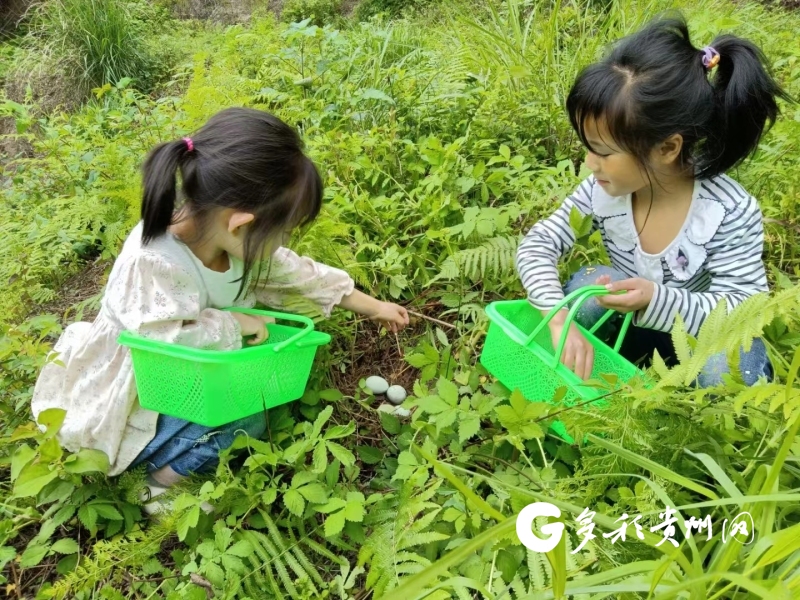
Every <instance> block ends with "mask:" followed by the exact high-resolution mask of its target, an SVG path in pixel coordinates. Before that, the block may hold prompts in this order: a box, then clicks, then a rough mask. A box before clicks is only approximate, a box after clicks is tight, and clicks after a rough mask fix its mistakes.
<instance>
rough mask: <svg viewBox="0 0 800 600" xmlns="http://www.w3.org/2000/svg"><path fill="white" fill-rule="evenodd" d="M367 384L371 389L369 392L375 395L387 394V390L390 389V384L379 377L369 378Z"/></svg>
mask: <svg viewBox="0 0 800 600" xmlns="http://www.w3.org/2000/svg"><path fill="white" fill-rule="evenodd" d="M365 383H366V386H367V388H369V390H370V391H371V392H372V393H373V394H375V395H379V394H385V393H386V390H388V389H389V382H388V381H386V380H385V379H384V378H383V377H378V376H377V375H373V376H372V377H367V381H366V382H365Z"/></svg>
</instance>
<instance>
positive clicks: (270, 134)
mask: <svg viewBox="0 0 800 600" xmlns="http://www.w3.org/2000/svg"><path fill="white" fill-rule="evenodd" d="M143 170H144V194H143V199H142V220H141V222H140V223H139V224H138V225H137V226H136V227H135V228H134V230H133V232H132V233H131V235H130V236H129V238H128V239H127V241H126V242H125V245H124V247H123V249H122V251H121V253H120V255H119V257H118V258H117V260H116V262H115V264H114V266H113V268H112V271H111V274H110V276H109V280H108V284H107V286H106V289H105V292H104V296H103V300H102V304H101V310H100V313H99V315H98V316H97V318H96V320H95V321H94V323H76V324H73V325H71V326H69V327H68V328H67V329H66V331H65V332H64V334H63V336H62V337H61V339H60V340H59V341H58V343H57V344H56V347H55V351H56V352H57V353H58V362H50V363H49V364H48V365H47V366H45V367H44V369H43V370H42V372H41V374H40V376H39V379H38V381H37V383H36V387H35V390H34V395H33V400H32V404H31V406H32V410H33V413H34V416H38V414H39V413H40V412H42V411H43V410H46V409H48V408H62V409H65V410H66V419H65V421H64V424H63V426H62V427H61V430H60V432H59V439H60V441H61V443H62V445H63V446H64V447H66V448H68V449H69V450H71V451H77V450H78V449H80V448H94V449H98V450H102V451H103V452H105V453H106V454H107V455H108V458H109V461H110V464H111V469H110V472H109V474H110V475H116V474H119V473H121V472H122V471H124V470H126V469H128V468H129V467H132V466H136V465H140V464H142V465H145V467H146V469H147V471H148V473H149V475H148V477H149V488H150V493H151V495H158V494H159V493H161V492H163V491H164V490H165V489H166V488H167V487H169V486H170V485H173V484H174V483H176V482H177V481H179V480H181V479H182V478H183V477H185V476H187V475H189V474H191V473H202V472H207V471H209V470H211V469H213V468H214V466H215V465H216V463H217V460H218V453H219V451H220V450H221V449H224V448H226V447H228V446H230V444H231V443H232V442H233V439H234V436H235V434H236V432H237V431H244V432H246V433H248V434H249V435H251V436H254V437H258V436H260V435H262V434H263V432H264V429H265V426H266V422H265V419H264V415H263V414H257V415H253V416H252V417H248V418H245V419H242V420H240V421H236V422H233V423H230V424H228V425H227V426H223V427H218V428H213V429H212V428H208V427H203V426H200V425H196V424H193V423H189V422H186V421H182V420H180V419H176V418H173V417H169V416H166V415H160V414H158V413H155V412H152V411H149V410H146V409H143V408H142V407H141V406H139V404H138V402H137V401H136V385H135V381H134V378H133V369H132V365H131V359H130V355H129V352H128V350H127V348H125V347H123V346H120V345H119V344H117V342H116V340H117V337H118V336H119V334H120V332H121V331H123V330H130V331H133V332H136V333H138V334H140V335H144V336H147V337H150V338H152V339H157V340H162V341H166V342H170V343H174V344H182V345H188V346H193V347H197V348H208V349H215V350H234V349H238V348H241V346H242V338H243V337H248V336H253V338H252V339H251V340H250V342H249V343H251V344H254V343H259V342H261V341H263V340H264V339H266V337H267V330H266V324H265V322H264V321H263V320H262V319H260V318H258V317H253V316H248V315H244V314H241V313H234V312H226V311H222V310H220V309H222V308H225V307H229V306H243V307H252V306H253V305H254V304H255V303H256V302H260V303H262V304H265V305H267V306H270V307H273V308H276V309H278V310H280V309H282V308H283V309H288V306H287V305H289V303H290V302H291V301H292V300H293V299H294V300H296V299H297V297H298V296H300V297H304V298H306V299H307V300H310V301H311V302H312V303H314V304H315V305H317V306H318V307H319V309H320V311H321V312H322V313H323V314H325V315H330V313H331V311H332V309H333V308H334V307H335V306H341V307H343V308H345V309H348V310H351V311H354V312H356V313H358V314H361V315H365V316H367V317H368V318H370V319H372V320H374V321H376V322H378V323H380V324H382V325H383V326H384V327H386V328H387V329H389V330H391V331H393V332H396V331H399V330H400V329H402V328H403V327H405V325H407V324H408V314H407V313H406V310H405V309H404V308H402V307H401V306H398V305H396V304H391V303H387V302H381V301H379V300H376V299H374V298H372V297H370V296H367V295H366V294H363V293H362V292H360V291H358V290H356V289H354V284H353V280H352V279H351V278H350V277H349V276H348V275H347V273H345V272H344V271H341V270H339V269H334V268H332V267H328V266H326V265H322V264H319V263H316V262H314V261H312V260H311V259H309V258H303V257H300V256H298V255H297V254H295V253H294V252H292V251H291V250H288V249H286V248H284V247H281V244H282V241H283V240H284V238H285V236H287V235H288V234H289V232H290V231H292V230H293V229H295V228H297V227H302V226H304V225H306V224H308V223H310V222H311V221H313V220H314V219H315V218H316V216H317V215H318V213H319V211H320V207H321V204H322V192H323V189H322V181H321V179H320V176H319V173H318V172H317V169H316V167H315V166H314V163H313V162H311V160H310V159H309V158H308V157H307V156H306V155H305V154H304V153H303V148H302V143H301V141H300V138H299V136H298V134H297V132H296V131H295V130H294V129H292V128H291V127H289V126H288V125H286V124H285V123H283V122H282V121H280V120H279V119H277V118H276V117H274V116H272V115H270V114H268V113H265V112H262V111H258V110H253V109H246V108H231V109H228V110H224V111H222V112H220V113H218V114H217V115H215V116H214V117H212V118H211V119H210V120H209V121H208V123H207V124H206V125H205V126H204V127H203V128H202V129H200V130H199V131H198V132H197V133H196V134H195V135H193V136H192V137H186V138H183V139H179V140H175V141H171V142H166V143H163V144H161V145H160V146H158V147H156V148H155V149H154V150H153V151H152V152H151V153H150V155H149V156H148V157H147V160H146V161H145V163H144V169H143ZM147 506H151V507H152V506H153V505H152V504H150V505H146V507H145V508H147ZM156 506H157V503H156Z"/></svg>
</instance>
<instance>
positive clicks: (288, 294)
mask: <svg viewBox="0 0 800 600" xmlns="http://www.w3.org/2000/svg"><path fill="white" fill-rule="evenodd" d="M141 232H142V224H141V223H140V224H139V225H137V226H136V227H135V228H134V230H133V231H132V232H131V235H130V236H129V238H128V239H127V241H126V242H125V245H124V247H123V249H122V252H121V253H120V255H119V257H118V258H117V260H116V262H115V263H114V266H113V268H112V270H111V275H110V276H109V280H108V284H107V286H106V289H105V293H104V296H103V299H102V303H101V309H100V313H99V314H98V316H97V318H96V319H95V321H94V322H93V323H84V322H82V323H74V324H72V325H70V326H69V327H67V329H66V330H65V331H64V333H63V335H62V336H61V338H60V339H59V340H58V342H57V343H56V345H55V348H54V352H55V353H57V355H56V360H55V361H54V362H50V363H48V364H47V365H46V366H45V367H44V368H43V369H42V372H41V373H40V375H39V379H38V380H37V382H36V386H35V388H34V392H33V399H32V401H31V410H32V412H33V415H34V417H38V415H39V413H41V412H42V411H43V410H46V409H48V408H62V409H64V410H66V411H67V414H66V419H65V421H64V424H63V426H62V428H61V430H60V432H59V435H58V438H59V441H60V442H61V444H62V446H64V447H65V448H67V449H68V450H70V451H73V452H75V451H77V450H78V449H80V448H94V449H97V450H102V451H103V452H105V453H106V454H107V455H108V458H109V462H110V463H111V469H110V471H109V474H110V475H117V474H119V473H121V472H122V471H124V470H125V469H126V468H127V467H128V466H129V465H130V464H131V462H133V460H134V459H135V458H136V456H137V455H138V454H139V452H141V451H142V449H144V447H145V446H146V445H147V444H148V442H150V440H151V439H153V436H154V435H155V433H156V422H157V419H158V413H156V412H153V411H150V410H147V409H144V408H142V407H141V406H139V403H138V401H137V397H136V385H135V382H134V378H133V365H132V362H131V357H130V352H129V350H128V349H127V348H126V347H124V346H121V345H120V344H118V343H117V338H118V337H119V334H120V333H121V332H122V331H123V330H130V331H133V332H135V333H138V334H139V335H143V336H146V337H149V338H151V339H156V340H161V341H166V342H170V343H176V344H182V345H187V346H193V347H197V348H209V349H216V350H233V349H237V348H240V347H241V344H242V337H241V330H240V327H239V324H238V322H237V321H236V320H235V319H234V318H233V316H231V315H230V314H229V313H227V312H223V311H221V310H219V309H220V308H224V307H225V306H226V305H227V306H231V305H235V306H243V307H252V306H253V305H254V304H255V303H256V301H258V302H260V303H262V304H265V305H267V306H269V307H272V308H275V309H276V310H281V309H284V310H286V311H287V312H292V311H291V310H290V308H289V307H288V306H287V304H289V303H291V302H292V300H293V299H295V300H296V298H297V297H298V296H302V297H304V298H305V299H307V300H310V301H311V302H313V303H314V304H316V305H317V306H318V307H319V308H320V310H321V311H322V312H323V314H325V315H326V316H328V315H330V312H331V310H333V307H334V306H336V305H337V304H339V302H341V300H342V298H343V297H345V296H347V295H349V294H351V293H352V292H353V289H354V284H353V280H352V279H351V278H350V276H349V275H348V274H347V273H345V272H344V271H342V270H340V269H335V268H332V267H328V266H326V265H322V264H320V263H316V262H314V261H313V260H311V259H309V258H305V257H300V256H298V255H297V254H295V253H294V252H292V251H291V250H288V249H286V248H280V249H278V251H277V252H276V253H275V254H274V255H273V256H272V260H271V262H270V265H269V268H268V269H265V271H267V274H266V275H265V277H264V278H263V279H262V280H261V281H259V282H258V284H257V286H256V287H255V289H254V290H253V291H251V292H248V293H246V294H244V295H243V296H242V297H241V298H240V299H238V300H236V301H235V302H234V301H233V297H235V295H236V294H235V293H232V290H236V291H238V287H239V286H238V283H236V284H232V283H231V282H232V281H233V280H235V279H237V278H239V277H240V276H241V272H242V264H241V262H240V261H238V260H236V259H235V258H233V257H231V269H230V270H229V271H228V273H226V274H220V273H216V272H214V271H211V270H210V269H207V268H206V267H204V266H203V264H202V263H201V262H200V261H199V260H197V258H196V257H195V256H194V255H193V254H192V252H191V251H190V250H189V248H188V247H187V246H185V245H184V244H183V243H181V242H180V241H179V240H178V239H177V238H175V237H174V236H173V235H172V234H169V233H168V234H166V235H164V236H162V237H161V238H159V239H156V240H153V241H152V242H150V243H149V244H148V245H147V246H146V247H143V246H142V244H141ZM225 276H229V277H225ZM221 278H224V279H226V280H227V281H224V282H223V281H221ZM215 280H216V281H219V282H220V284H219V285H214V284H213V283H212V282H213V281H215ZM223 284H224V285H223Z"/></svg>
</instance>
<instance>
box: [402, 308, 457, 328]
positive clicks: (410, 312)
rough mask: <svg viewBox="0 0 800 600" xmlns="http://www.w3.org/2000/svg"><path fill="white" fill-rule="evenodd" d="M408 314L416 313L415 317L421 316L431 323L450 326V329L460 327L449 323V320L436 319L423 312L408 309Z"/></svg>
mask: <svg viewBox="0 0 800 600" xmlns="http://www.w3.org/2000/svg"><path fill="white" fill-rule="evenodd" d="M406 310H407V311H408V314H410V315H414V316H415V317H419V318H420V319H425V320H426V321H430V322H431V323H436V324H437V325H441V326H442V327H449V328H450V329H458V328H457V327H456V326H455V325H453V324H452V323H448V322H447V321H440V320H439V319H434V318H433V317H429V316H428V315H423V314H422V313H418V312H414V311H413V310H408V309H406Z"/></svg>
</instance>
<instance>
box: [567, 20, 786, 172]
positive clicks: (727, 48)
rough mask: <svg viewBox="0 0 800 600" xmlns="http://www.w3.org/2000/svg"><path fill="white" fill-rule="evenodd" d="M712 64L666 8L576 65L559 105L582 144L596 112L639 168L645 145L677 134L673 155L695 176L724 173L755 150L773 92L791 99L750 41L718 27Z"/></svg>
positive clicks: (770, 113)
mask: <svg viewBox="0 0 800 600" xmlns="http://www.w3.org/2000/svg"><path fill="white" fill-rule="evenodd" d="M710 46H711V47H713V48H714V49H715V50H716V51H717V52H718V53H719V64H718V66H717V67H716V68H715V69H713V70H709V69H707V68H706V67H705V65H704V63H703V55H704V52H703V50H701V49H698V48H695V47H694V46H693V45H692V43H691V42H690V41H689V30H688V27H687V25H686V21H685V20H684V18H683V17H682V16H681V15H680V14H677V15H668V16H666V17H662V18H659V19H656V20H654V21H652V22H651V23H650V24H649V25H648V26H646V27H645V28H644V29H642V30H641V31H639V32H637V33H635V34H633V35H630V36H628V37H626V38H623V39H622V40H621V41H619V42H618V43H617V44H616V45H615V46H614V47H613V48H612V50H611V52H610V54H609V55H608V56H607V57H606V58H605V59H603V60H602V61H600V62H599V63H596V64H593V65H591V66H589V67H587V68H586V69H584V70H583V72H581V73H580V75H579V76H578V78H577V80H576V81H575V84H574V85H573V87H572V90H571V91H570V93H569V97H568V98H567V112H568V113H569V118H570V122H571V123H572V126H573V128H574V129H575V131H576V132H577V133H578V135H579V136H580V138H581V140H582V141H583V143H584V145H585V146H586V147H587V148H589V149H590V150H591V146H590V145H589V142H588V140H587V139H586V130H585V127H586V121H587V119H593V120H595V121H597V120H602V122H603V123H604V124H605V125H606V126H607V128H608V130H609V133H610V135H611V137H612V138H613V140H614V142H615V143H616V144H617V145H618V146H619V147H620V148H621V149H622V150H624V151H625V152H629V153H631V154H633V155H634V156H635V157H636V158H637V159H638V161H639V162H640V164H642V165H643V166H645V167H646V168H647V164H648V157H649V155H650V151H651V150H652V149H653V148H654V147H655V146H656V145H657V144H659V143H661V142H663V141H664V140H666V139H667V138H669V137H670V136H671V135H674V134H680V135H681V136H682V137H683V149H682V152H681V156H680V160H681V164H682V165H683V166H684V167H692V168H693V169H694V172H695V176H696V177H699V178H708V177H713V176H715V175H719V174H721V173H724V172H725V171H727V170H728V169H730V168H731V167H734V166H736V165H738V164H739V163H741V162H742V161H743V160H744V159H745V158H747V157H748V156H749V155H751V154H752V153H753V152H755V150H756V148H757V147H758V142H759V140H760V139H761V135H762V134H763V133H764V131H765V129H767V128H768V127H769V126H771V125H772V124H773V123H774V121H775V118H776V117H777V115H778V106H777V104H776V98H778V97H780V98H783V99H784V100H787V101H791V98H790V97H789V95H788V94H787V93H786V92H784V91H783V90H782V89H781V87H780V86H779V85H778V84H777V83H776V82H775V80H774V79H773V78H772V77H771V75H770V73H769V71H768V69H767V67H766V66H765V62H766V61H765V58H764V55H763V54H762V53H761V51H760V50H759V49H758V48H757V47H756V46H755V45H754V44H753V43H751V42H749V41H747V40H744V39H741V38H737V37H735V36H732V35H723V36H719V37H717V38H716V39H714V41H713V42H711V44H710Z"/></svg>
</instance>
